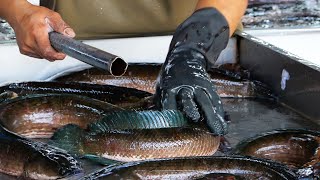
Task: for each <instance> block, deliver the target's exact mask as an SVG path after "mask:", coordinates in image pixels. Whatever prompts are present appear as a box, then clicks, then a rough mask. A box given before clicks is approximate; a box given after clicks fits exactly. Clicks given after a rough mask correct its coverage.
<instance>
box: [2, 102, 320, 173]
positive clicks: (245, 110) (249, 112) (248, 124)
mask: <svg viewBox="0 0 320 180" xmlns="http://www.w3.org/2000/svg"><path fill="white" fill-rule="evenodd" d="M222 102H223V104H224V108H225V111H226V112H227V114H228V115H229V117H230V120H231V122H230V126H229V127H230V130H229V134H227V135H226V139H227V140H228V141H229V142H230V145H231V147H234V146H235V145H236V144H237V143H239V142H240V141H242V140H244V139H246V138H249V137H253V136H255V135H257V134H260V133H263V132H267V131H271V130H274V129H279V128H281V129H287V128H307V129H311V130H320V127H319V126H318V125H317V124H315V123H313V122H312V121H310V120H307V119H306V118H304V117H302V116H300V115H299V114H297V113H295V112H293V111H291V110H289V109H287V108H286V107H284V106H282V105H280V104H279V103H277V102H274V101H272V100H267V99H265V100H262V99H232V98H224V99H222ZM216 155H223V153H221V152H219V153H216ZM81 162H82V164H83V167H84V170H85V173H86V174H88V173H92V172H93V171H94V170H97V169H99V168H102V166H100V165H97V164H94V163H91V162H88V161H86V160H81ZM0 178H1V179H3V178H7V176H6V175H0Z"/></svg>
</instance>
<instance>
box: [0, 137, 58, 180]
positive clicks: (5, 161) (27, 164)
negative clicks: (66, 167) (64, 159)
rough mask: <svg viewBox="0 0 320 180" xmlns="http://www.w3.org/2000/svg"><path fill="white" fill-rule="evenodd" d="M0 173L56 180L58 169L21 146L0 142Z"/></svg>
mask: <svg viewBox="0 0 320 180" xmlns="http://www.w3.org/2000/svg"><path fill="white" fill-rule="evenodd" d="M0 172H1V173H4V174H8V175H11V176H16V177H20V178H28V179H57V178H59V177H60V178H61V176H60V175H59V167H58V166H57V164H56V163H55V162H54V161H48V159H45V158H44V157H43V156H41V155H40V154H36V153H35V152H33V151H32V150H31V149H28V148H26V147H25V146H24V145H23V144H20V143H14V142H10V143H9V142H3V141H2V142H0Z"/></svg>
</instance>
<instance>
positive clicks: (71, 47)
mask: <svg viewBox="0 0 320 180" xmlns="http://www.w3.org/2000/svg"><path fill="white" fill-rule="evenodd" d="M49 39H50V42H51V45H52V46H53V47H54V48H55V49H56V50H57V51H60V52H63V53H65V54H67V55H68V56H71V57H73V58H76V59H78V60H80V61H82V62H85V63H87V64H90V65H92V66H94V67H97V68H100V69H102V70H107V71H109V72H110V74H112V75H114V76H121V75H123V74H124V73H125V72H126V70H127V66H128V65H127V63H126V62H125V61H124V60H123V59H121V58H120V57H118V56H116V55H113V54H110V53H107V52H105V51H102V50H100V49H97V48H95V47H92V46H89V45H87V44H84V43H82V42H80V41H77V40H74V39H72V38H69V37H67V36H64V35H62V34H59V33H57V32H50V33H49Z"/></svg>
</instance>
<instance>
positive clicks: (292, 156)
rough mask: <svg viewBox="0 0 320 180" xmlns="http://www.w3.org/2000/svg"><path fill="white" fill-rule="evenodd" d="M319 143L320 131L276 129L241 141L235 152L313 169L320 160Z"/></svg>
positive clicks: (293, 167)
mask: <svg viewBox="0 0 320 180" xmlns="http://www.w3.org/2000/svg"><path fill="white" fill-rule="evenodd" d="M319 145H320V133H319V132H316V131H308V130H276V131H272V132H268V133H264V134H261V135H258V136H256V137H253V138H250V139H248V140H245V141H243V142H241V143H239V144H238V145H237V146H236V148H235V151H234V153H235V154H240V155H247V156H253V157H259V158H265V159H271V160H274V161H277V162H280V163H284V164H286V165H287V166H289V167H290V168H292V169H295V170H298V169H303V168H307V167H311V169H312V167H313V166H316V165H317V163H319V162H320V161H319V160H320V152H319V148H320V146H319ZM300 171H301V170H300ZM302 176H303V175H302ZM319 177H320V176H319Z"/></svg>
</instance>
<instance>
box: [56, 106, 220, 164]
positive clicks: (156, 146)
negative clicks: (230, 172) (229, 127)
mask: <svg viewBox="0 0 320 180" xmlns="http://www.w3.org/2000/svg"><path fill="white" fill-rule="evenodd" d="M132 113H134V112H121V111H120V112H117V113H110V114H109V115H106V116H105V117H104V119H102V120H100V121H98V122H94V123H91V124H90V125H88V129H86V130H83V129H81V128H80V127H78V126H75V125H67V126H64V127H62V128H61V129H59V130H58V131H56V132H55V134H54V135H53V136H52V138H51V141H50V142H51V143H52V144H53V145H55V146H57V147H60V148H62V149H65V150H67V151H69V152H71V153H74V154H80V155H85V154H91V155H92V154H93V155H97V156H101V157H104V158H107V159H112V160H117V161H137V160H143V159H154V158H171V157H184V156H210V155H213V154H214V153H215V152H216V151H217V149H218V147H219V144H220V137H219V136H214V135H212V134H211V133H210V132H209V130H208V129H207V128H206V127H202V126H197V127H191V126H189V127H188V126H187V120H186V118H185V117H183V116H182V114H181V113H177V111H142V112H135V113H136V114H137V115H134V116H132V119H129V120H123V118H129V117H131V115H132ZM173 127H174V128H173Z"/></svg>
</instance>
